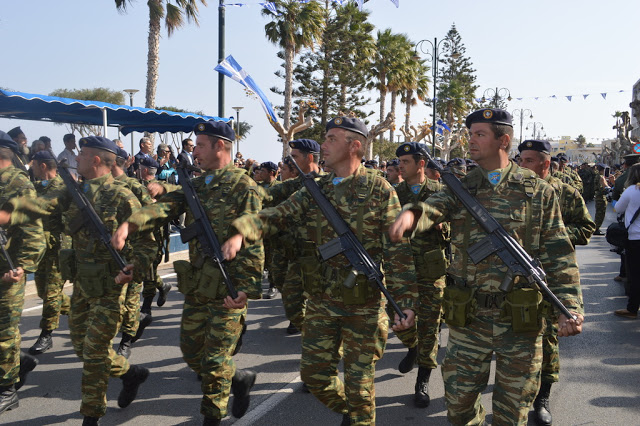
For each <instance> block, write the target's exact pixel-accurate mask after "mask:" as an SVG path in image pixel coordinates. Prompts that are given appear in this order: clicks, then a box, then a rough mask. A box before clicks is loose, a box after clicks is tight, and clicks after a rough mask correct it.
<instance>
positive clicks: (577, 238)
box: [544, 175, 596, 246]
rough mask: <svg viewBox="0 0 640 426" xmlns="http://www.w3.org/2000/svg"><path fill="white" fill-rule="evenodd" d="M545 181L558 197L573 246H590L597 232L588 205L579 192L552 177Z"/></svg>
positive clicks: (548, 176)
mask: <svg viewBox="0 0 640 426" xmlns="http://www.w3.org/2000/svg"><path fill="white" fill-rule="evenodd" d="M544 180H545V181H546V182H547V183H548V184H549V185H551V186H552V187H553V189H554V191H555V192H556V194H557V195H558V202H559V203H560V212H561V213H562V221H563V222H564V227H565V228H566V229H567V234H569V240H571V244H573V245H574V246H577V245H580V246H584V245H587V244H589V238H591V235H592V234H593V232H594V231H595V230H596V224H595V223H594V222H593V220H591V215H590V214H589V211H588V210H587V205H586V204H585V203H584V199H583V198H582V196H581V195H580V193H579V192H578V190H577V189H575V188H574V187H573V186H571V185H568V184H566V183H564V182H562V181H560V179H556V178H554V177H553V176H551V175H547V177H546V178H545V179H544Z"/></svg>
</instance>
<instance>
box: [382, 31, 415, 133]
mask: <svg viewBox="0 0 640 426" xmlns="http://www.w3.org/2000/svg"><path fill="white" fill-rule="evenodd" d="M396 42H397V46H396V49H397V51H398V56H397V57H396V58H395V59H396V60H395V61H394V67H393V68H392V69H390V70H389V73H388V74H387V88H388V90H389V91H390V92H391V113H392V114H393V116H394V117H396V116H397V115H396V103H397V99H398V93H399V92H402V91H403V90H404V89H405V87H407V86H408V85H412V82H411V81H412V80H413V79H414V75H413V73H412V72H413V69H412V62H414V61H413V59H412V56H413V44H412V43H411V41H409V39H408V38H407V36H406V35H405V34H398V35H397V41H396ZM393 131H394V128H393V127H392V128H391V129H390V130H389V142H393Z"/></svg>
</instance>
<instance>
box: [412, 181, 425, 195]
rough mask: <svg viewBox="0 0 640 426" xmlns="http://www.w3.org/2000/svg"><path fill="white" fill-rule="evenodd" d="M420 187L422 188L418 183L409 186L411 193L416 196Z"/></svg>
mask: <svg viewBox="0 0 640 426" xmlns="http://www.w3.org/2000/svg"><path fill="white" fill-rule="evenodd" d="M420 187H422V185H421V184H419V183H416V184H415V185H411V192H413V193H414V194H418V192H420Z"/></svg>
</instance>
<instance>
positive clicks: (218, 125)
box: [193, 121, 236, 142]
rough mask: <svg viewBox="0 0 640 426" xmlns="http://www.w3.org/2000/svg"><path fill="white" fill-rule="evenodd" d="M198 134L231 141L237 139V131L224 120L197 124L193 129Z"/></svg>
mask: <svg viewBox="0 0 640 426" xmlns="http://www.w3.org/2000/svg"><path fill="white" fill-rule="evenodd" d="M193 131H194V132H195V134H196V135H209V136H213V137H216V138H220V139H224V140H227V141H229V142H233V141H234V140H236V133H235V132H234V131H233V129H232V128H231V126H229V125H228V124H227V123H225V122H224V121H206V122H204V123H199V124H196V127H195V128H194V129H193Z"/></svg>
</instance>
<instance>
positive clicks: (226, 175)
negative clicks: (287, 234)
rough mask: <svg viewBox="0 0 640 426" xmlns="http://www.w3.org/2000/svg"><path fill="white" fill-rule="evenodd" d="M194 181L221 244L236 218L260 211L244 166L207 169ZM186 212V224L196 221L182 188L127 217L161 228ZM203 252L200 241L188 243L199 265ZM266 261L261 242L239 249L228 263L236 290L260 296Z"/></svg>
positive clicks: (144, 227) (140, 225) (146, 226)
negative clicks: (242, 167) (241, 167)
mask: <svg viewBox="0 0 640 426" xmlns="http://www.w3.org/2000/svg"><path fill="white" fill-rule="evenodd" d="M192 182H193V186H194V188H195V190H196V193H197V195H198V198H199V199H200V202H201V203H202V206H203V208H204V210H205V211H206V212H207V216H208V217H209V221H210V223H211V226H212V227H213V230H214V232H215V233H216V235H217V237H218V240H219V241H220V244H222V243H223V242H224V241H226V240H227V239H228V238H229V237H231V236H232V235H234V234H235V231H234V230H232V228H231V226H230V225H231V222H232V221H233V220H234V219H236V218H238V217H243V216H245V215H248V214H255V213H257V212H258V211H259V210H260V207H261V201H260V196H259V195H258V193H257V192H256V190H255V182H254V181H253V179H251V178H250V177H249V176H248V175H247V174H246V171H245V170H244V169H240V168H237V167H234V166H233V163H229V164H228V165H227V166H225V167H223V168H222V169H219V170H213V171H207V172H206V173H204V174H203V175H202V176H199V177H197V178H194V179H192ZM185 212H186V214H187V215H186V219H185V225H186V226H189V225H190V224H192V223H193V215H192V213H191V210H190V209H189V208H188V206H187V201H186V199H185V196H184V192H183V190H182V188H181V187H180V188H178V189H176V190H175V191H171V192H169V193H167V194H164V195H163V196H161V197H159V198H158V200H157V201H156V202H155V203H154V204H151V205H148V206H145V207H143V208H142V209H141V210H139V211H137V212H135V213H133V214H132V215H131V216H130V217H129V218H128V219H127V220H128V222H130V223H132V224H134V225H136V226H138V228H139V229H138V231H146V230H151V229H154V228H157V227H160V226H162V225H163V224H165V223H167V222H169V221H171V220H172V219H174V218H176V217H178V216H180V215H181V214H182V213H185ZM201 252H202V250H201V249H200V243H199V242H198V241H197V240H193V241H191V242H190V243H189V259H190V261H191V263H192V264H196V265H197V264H200V263H201V262H202V261H203V260H204V259H203V258H202V257H201V254H200V253H201ZM263 264H264V252H263V249H262V242H261V241H256V242H255V243H254V244H251V245H249V246H247V247H244V248H243V249H242V250H241V251H240V252H238V255H237V256H236V258H235V259H234V260H232V261H231V262H228V263H227V264H226V268H227V272H228V274H229V276H230V277H231V280H232V282H233V284H234V286H235V288H236V290H238V291H243V292H245V293H246V294H247V296H248V297H249V298H252V299H259V298H260V296H261V294H262V289H261V283H262V268H263Z"/></svg>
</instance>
